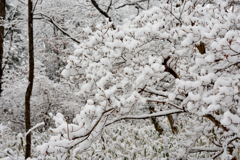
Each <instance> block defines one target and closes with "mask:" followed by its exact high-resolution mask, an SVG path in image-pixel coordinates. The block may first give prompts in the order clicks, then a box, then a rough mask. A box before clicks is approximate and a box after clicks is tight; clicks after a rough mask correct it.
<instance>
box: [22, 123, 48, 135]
mask: <svg viewBox="0 0 240 160" xmlns="http://www.w3.org/2000/svg"><path fill="white" fill-rule="evenodd" d="M44 124H45V123H44V122H41V123H38V124H36V125H35V126H34V127H32V128H31V129H29V130H28V132H27V133H26V134H25V137H26V136H27V135H28V134H29V133H30V132H31V131H33V130H34V129H36V128H38V127H40V126H43V125H44Z"/></svg>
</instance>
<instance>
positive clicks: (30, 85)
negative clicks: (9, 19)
mask: <svg viewBox="0 0 240 160" xmlns="http://www.w3.org/2000/svg"><path fill="white" fill-rule="evenodd" d="M32 6H33V3H32V0H28V38H29V77H28V87H27V91H26V95H25V127H26V132H28V130H29V129H30V128H31V119H30V118H31V115H30V99H31V95H32V88H33V78H34V50H33V13H32V10H33V9H32ZM30 156H31V132H30V133H29V134H28V135H27V136H26V152H25V159H27V158H29V157H30Z"/></svg>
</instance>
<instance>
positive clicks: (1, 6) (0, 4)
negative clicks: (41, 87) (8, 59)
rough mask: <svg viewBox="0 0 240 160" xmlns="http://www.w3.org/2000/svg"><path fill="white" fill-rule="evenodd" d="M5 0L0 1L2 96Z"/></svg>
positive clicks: (0, 85) (0, 77)
mask: <svg viewBox="0 0 240 160" xmlns="http://www.w3.org/2000/svg"><path fill="white" fill-rule="evenodd" d="M5 3H6V2H5V0H1V1H0V17H1V26H0V96H1V93H2V83H3V70H4V68H3V52H4V47H3V45H4V21H5V6H6V5H5Z"/></svg>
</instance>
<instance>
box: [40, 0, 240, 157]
mask: <svg viewBox="0 0 240 160" xmlns="http://www.w3.org/2000/svg"><path fill="white" fill-rule="evenodd" d="M239 22H240V16H239V7H238V6H234V5H233V3H231V2H228V1H225V0H216V1H195V0H188V1H187V0H186V1H185V0H184V1H183V0H172V1H168V0H163V1H161V3H160V5H159V7H154V8H152V9H150V10H148V11H144V12H142V13H141V14H139V16H132V17H130V19H129V20H128V21H126V23H125V24H124V25H122V26H117V29H116V30H113V29H112V26H111V23H107V24H106V25H103V24H99V25H98V26H96V28H97V31H96V32H94V33H93V36H91V37H90V38H89V40H87V41H85V42H84V43H82V44H80V45H79V46H78V48H77V49H76V51H75V52H74V55H72V56H70V57H69V60H68V64H67V66H66V68H65V70H64V71H63V72H62V75H63V76H64V77H70V78H71V79H72V80H75V82H76V83H78V85H79V88H81V89H80V90H79V92H78V93H77V95H78V96H81V97H82V99H84V100H88V101H87V103H86V105H85V107H84V108H83V110H82V111H81V112H80V114H78V115H77V116H76V118H75V120H74V121H73V122H74V123H69V122H68V120H67V119H66V118H64V116H63V115H62V114H57V115H56V116H53V115H52V116H53V119H54V120H55V124H56V128H53V129H51V131H52V132H53V133H54V134H55V135H54V136H52V137H51V139H50V140H49V142H48V143H45V144H43V145H42V146H40V147H39V151H40V152H41V153H42V155H43V157H44V156H47V155H48V154H50V153H55V154H58V155H59V156H62V157H66V153H67V152H68V151H70V150H72V149H73V151H72V153H71V156H72V157H75V156H76V155H78V154H81V153H83V152H85V151H86V150H87V149H88V148H90V147H91V145H92V144H93V143H94V142H96V140H98V139H99V138H100V137H101V136H102V135H103V136H104V134H103V133H104V129H105V127H108V126H109V125H111V124H113V123H118V122H120V121H122V120H135V121H136V120H137V122H136V123H137V126H138V125H140V123H141V122H140V120H141V119H147V118H152V117H161V116H167V117H168V120H169V122H170V123H169V124H170V125H169V126H170V127H171V129H172V133H175V135H174V136H173V135H171V134H169V135H168V134H166V133H164V135H163V137H164V138H162V140H163V141H164V142H166V144H168V145H166V146H167V147H164V150H165V151H164V152H165V154H164V155H162V156H161V158H164V157H169V159H175V158H176V157H177V158H179V159H189V158H200V157H202V158H210V157H211V158H216V157H219V156H221V158H222V159H231V158H233V157H234V156H239V153H238V148H239V145H240V144H239V142H238V141H239V138H240V135H239V133H240V131H239V130H240V127H239V123H240V117H239V116H240V110H239V104H240V82H239V81H240V74H239V67H240V66H239V64H240V50H239V48H240V41H239V39H240V38H239V37H240V36H239V34H240V33H239V27H240V26H239V24H240V23H239ZM90 99H91V100H90ZM147 102H151V103H154V104H155V107H154V112H155V113H152V114H150V113H149V112H148V113H146V111H145V109H146V104H147ZM138 121H139V122H138ZM105 131H106V130H105ZM126 134H127V133H126ZM144 138H146V137H144ZM135 143H136V142H135ZM169 144H172V145H171V147H170V145H169ZM120 146H121V145H120ZM129 150H131V149H129ZM136 151H137V149H136ZM151 153H152V154H153V153H154V151H153V150H148V153H146V154H151ZM125 155H126V154H125ZM128 155H129V154H128ZM130 155H132V156H133V155H134V153H131V154H130ZM140 155H141V154H140ZM111 156H113V154H111ZM108 158H109V157H108Z"/></svg>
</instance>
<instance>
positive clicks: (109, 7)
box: [107, 0, 112, 12]
mask: <svg viewBox="0 0 240 160" xmlns="http://www.w3.org/2000/svg"><path fill="white" fill-rule="evenodd" d="M111 6H112V0H111V1H110V4H109V6H108V8H107V12H109V10H110V9H111Z"/></svg>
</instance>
